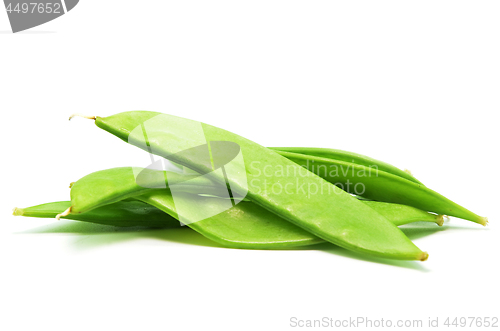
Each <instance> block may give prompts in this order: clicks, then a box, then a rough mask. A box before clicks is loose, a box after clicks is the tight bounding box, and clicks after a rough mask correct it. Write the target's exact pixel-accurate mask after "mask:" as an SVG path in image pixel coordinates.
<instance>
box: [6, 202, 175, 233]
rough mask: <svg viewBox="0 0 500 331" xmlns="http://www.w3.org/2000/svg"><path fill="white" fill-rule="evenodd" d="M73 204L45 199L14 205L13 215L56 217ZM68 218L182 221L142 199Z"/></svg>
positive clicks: (151, 223) (158, 223)
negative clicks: (22, 205)
mask: <svg viewBox="0 0 500 331" xmlns="http://www.w3.org/2000/svg"><path fill="white" fill-rule="evenodd" d="M70 206H71V201H58V202H50V203H44V204H41V205H37V206H32V207H27V208H15V209H14V215H16V216H26V217H40V218H54V217H56V215H57V214H59V213H60V212H61V211H64V210H66V209H67V208H69V207H70ZM66 218H69V219H72V220H77V221H85V222H91V223H98V224H104V225H113V226H123V227H126V226H146V227H178V226H180V224H179V221H177V220H176V219H175V218H173V217H171V216H170V215H168V214H166V213H164V212H162V211H161V210H159V209H158V208H156V207H153V206H151V205H149V204H147V203H144V202H141V201H137V200H136V201H118V202H115V203H112V204H108V205H105V206H101V207H98V208H95V209H93V210H91V211H88V212H86V213H80V214H69V215H68V216H66Z"/></svg>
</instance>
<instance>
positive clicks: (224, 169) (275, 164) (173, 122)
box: [75, 111, 428, 260]
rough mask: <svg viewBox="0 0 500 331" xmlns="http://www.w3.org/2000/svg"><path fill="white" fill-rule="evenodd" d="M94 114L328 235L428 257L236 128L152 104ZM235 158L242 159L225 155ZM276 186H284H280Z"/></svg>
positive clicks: (372, 214) (403, 255)
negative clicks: (280, 172)
mask: <svg viewBox="0 0 500 331" xmlns="http://www.w3.org/2000/svg"><path fill="white" fill-rule="evenodd" d="M91 118H94V119H95V123H96V125H97V126H98V127H100V128H101V129H104V130H106V131H108V132H110V133H112V134H114V135H116V136H117V137H119V138H120V139H122V140H124V141H126V142H128V143H131V144H133V145H135V146H137V147H140V148H142V149H144V150H146V151H148V152H150V153H152V154H156V155H159V156H162V157H165V158H167V159H169V160H171V161H173V162H176V163H178V164H180V165H182V166H186V167H188V168H190V169H193V170H195V171H197V172H198V173H200V174H206V175H207V176H210V178H212V179H213V180H214V181H216V182H218V183H221V184H222V183H226V184H227V185H228V186H229V187H230V192H229V193H230V195H231V196H234V197H236V198H237V199H241V198H243V197H245V196H246V197H248V198H249V199H250V200H251V201H252V202H254V203H256V204H258V205H259V206H261V207H263V208H264V209H267V210H269V211H271V212H272V213H275V214H277V215H279V216H280V217H282V218H284V219H286V220H287V221H289V222H292V223H293V224H295V225H297V226H299V227H301V228H303V229H304V230H306V231H309V232H311V233H313V234H315V235H316V236H318V237H320V238H322V239H324V240H327V241H329V242H332V243H334V244H337V245H339V246H342V247H344V248H347V249H350V250H353V251H358V252H363V253H368V254H373V255H377V256H382V257H386V258H394V259H404V260H425V259H427V256H428V254H427V253H425V252H422V251H421V250H420V249H419V248H418V247H416V246H415V245H414V244H413V243H412V242H411V241H410V240H409V239H408V238H407V237H406V236H405V235H404V234H403V233H402V232H401V231H400V230H399V229H398V228H397V227H396V226H395V225H394V224H392V223H390V222H389V221H388V220H387V219H386V218H384V217H383V216H382V215H380V214H378V213H377V212H376V211H374V210H373V209H371V208H370V207H368V206H366V205H364V204H363V203H361V202H360V201H358V200H357V199H356V198H354V197H352V196H351V195H350V194H347V193H346V192H344V191H342V190H340V189H339V188H337V187H335V186H334V185H332V184H330V183H327V182H326V181H324V180H323V179H322V178H320V177H318V176H316V175H314V174H312V173H310V172H306V173H305V174H304V173H302V172H303V171H304V169H303V168H302V167H300V166H298V165H297V164H295V163H293V162H291V161H289V160H287V159H286V158H284V157H282V156H280V155H279V154H277V153H276V152H274V151H271V150H269V149H267V148H265V147H263V146H261V145H258V144H256V143H254V142H252V141H250V140H247V139H245V138H243V137H240V136H238V135H236V134H233V133H231V132H228V131H226V130H222V129H219V128H216V127H213V126H211V125H207V124H204V123H200V122H196V121H191V120H187V119H183V118H179V117H175V116H170V115H165V114H160V113H155V112H146V111H133V112H125V113H120V114H117V115H113V116H109V117H106V118H102V117H91ZM221 142H222V143H221ZM230 143H232V144H233V145H235V146H237V153H236V154H237V156H233V155H232V154H233V151H234V148H233V147H230V146H229V145H230ZM228 146H229V147H228ZM229 154H231V155H229ZM202 155H206V156H208V157H202ZM231 159H234V160H236V159H237V162H226V161H227V160H231ZM269 167H270V168H272V169H271V170H278V169H286V170H285V171H286V173H283V175H282V176H279V177H278V176H276V175H271V176H270V177H267V176H266V173H267V171H268V170H269ZM297 174H299V175H297ZM300 174H302V175H300ZM75 186H76V184H75ZM275 186H279V187H281V189H283V188H284V189H285V191H281V192H275V190H274V188H275ZM312 188H314V189H319V188H321V193H318V192H317V190H316V191H315V192H313V191H312ZM324 190H327V191H328V192H327V193H325V192H324Z"/></svg>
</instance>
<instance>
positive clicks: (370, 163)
mask: <svg viewBox="0 0 500 331" xmlns="http://www.w3.org/2000/svg"><path fill="white" fill-rule="evenodd" d="M269 149H272V150H274V151H278V152H291V153H297V154H302V155H310V156H317V157H322V158H325V159H332V160H337V161H343V162H348V163H354V164H359V165H362V166H365V167H371V168H373V169H378V170H382V171H385V172H387V173H390V174H393V175H395V176H399V177H402V178H405V179H408V180H409V181H412V182H415V183H417V184H421V185H423V184H422V183H421V182H420V181H419V180H418V179H416V178H415V177H413V176H412V175H411V174H410V173H409V172H408V171H404V170H401V169H399V168H397V167H395V166H393V165H391V164H389V163H386V162H383V161H380V160H376V159H374V158H371V157H368V156H365V155H361V154H357V153H353V152H347V151H343V150H340V149H332V148H317V147H269Z"/></svg>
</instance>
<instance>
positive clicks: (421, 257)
mask: <svg viewBox="0 0 500 331" xmlns="http://www.w3.org/2000/svg"><path fill="white" fill-rule="evenodd" d="M428 258H429V253H427V252H422V253H420V255H419V257H418V259H419V260H420V261H426V260H427V259H428Z"/></svg>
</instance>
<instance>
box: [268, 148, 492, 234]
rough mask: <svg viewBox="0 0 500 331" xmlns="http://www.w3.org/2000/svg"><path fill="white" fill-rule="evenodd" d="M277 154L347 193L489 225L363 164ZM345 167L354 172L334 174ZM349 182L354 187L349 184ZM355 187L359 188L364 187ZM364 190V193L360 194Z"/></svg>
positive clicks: (418, 186)
mask: <svg viewBox="0 0 500 331" xmlns="http://www.w3.org/2000/svg"><path fill="white" fill-rule="evenodd" d="M277 152H278V153H279V154H280V155H282V156H284V157H286V158H288V159H289V160H291V161H293V162H295V163H297V164H299V165H301V166H303V167H306V168H307V169H309V170H310V171H312V172H315V173H317V174H318V175H320V176H321V177H322V178H324V179H326V180H327V181H329V182H331V183H336V184H340V185H342V186H343V188H344V189H345V190H346V191H348V192H350V193H353V194H358V195H361V196H363V197H366V198H368V199H371V200H377V201H385V202H392V203H399V204H404V205H408V206H413V207H415V208H418V209H422V210H425V211H430V212H434V213H437V214H444V215H449V216H455V217H459V218H463V219H466V220H469V221H472V222H475V223H478V224H481V225H486V224H487V222H488V219H487V218H486V217H481V216H479V215H477V214H475V213H473V212H471V211H470V210H468V209H466V208H464V207H462V206H460V205H458V204H456V203H455V202H453V201H451V200H449V199H448V198H446V197H444V196H442V195H441V194H439V193H437V192H435V191H433V190H431V189H430V188H427V187H426V186H424V185H422V184H418V183H415V182H412V181H409V180H407V179H404V178H401V177H400V176H396V175H394V174H390V173H387V172H385V171H381V170H378V171H376V172H374V171H373V169H372V170H370V169H369V168H368V167H365V166H363V165H359V164H357V165H356V164H352V163H346V162H343V161H339V160H334V159H331V158H321V157H316V156H311V155H303V154H297V153H291V152H283V151H277ZM346 167H349V169H351V170H352V171H351V170H349V171H346V172H342V171H339V172H336V171H331V170H332V169H339V168H346ZM318 171H319V173H318ZM332 174H333V175H332ZM348 181H349V182H350V183H351V184H352V185H351V186H349V185H346V184H347V183H348ZM356 185H360V186H361V187H362V188H359V187H357V186H356ZM357 188H359V189H357ZM361 190H363V192H360V191H361Z"/></svg>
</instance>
